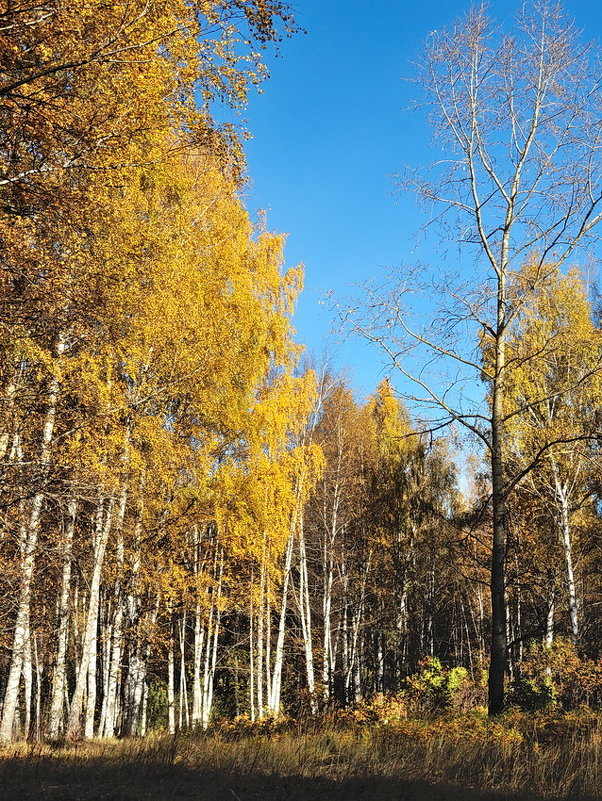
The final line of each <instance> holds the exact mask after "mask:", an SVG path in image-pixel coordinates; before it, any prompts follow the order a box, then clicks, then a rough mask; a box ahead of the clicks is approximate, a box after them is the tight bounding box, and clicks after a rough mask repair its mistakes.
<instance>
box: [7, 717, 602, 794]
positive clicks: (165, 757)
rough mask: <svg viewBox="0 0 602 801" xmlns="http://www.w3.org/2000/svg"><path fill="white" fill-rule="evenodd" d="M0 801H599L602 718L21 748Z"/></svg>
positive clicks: (341, 727)
mask: <svg viewBox="0 0 602 801" xmlns="http://www.w3.org/2000/svg"><path fill="white" fill-rule="evenodd" d="M0 799H2V801H13V799H14V801H20V800H21V799H23V801H25V800H27V801H30V799H31V801H47V800H48V801H49V800H50V799H52V801H100V799H102V800H103V801H142V800H143V799H144V800H145V801H146V800H147V799H157V800H158V801H160V800H162V799H166V801H168V800H169V799H182V800H183V801H186V800H187V799H195V801H231V800H232V799H233V801H237V799H238V801H250V800H251V799H256V800H260V799H261V800H263V799H265V801H330V799H337V801H339V800H340V801H355V799H366V801H377V799H383V801H393V799H395V801H402V800H405V799H408V801H409V800H410V799H412V800H413V801H430V800H431V799H437V801H439V800H440V799H441V800H443V799H453V800H454V801H464V800H465V801H501V799H571V800H572V799H580V801H586V800H587V801H594V799H602V717H600V716H597V715H594V714H591V713H587V714H586V713H581V714H579V715H572V716H555V717H553V716H538V717H532V716H526V715H521V716H519V715H515V716H509V717H507V718H505V719H504V720H500V721H496V722H493V723H492V722H489V721H487V720H486V719H485V718H484V717H483V716H481V715H478V714H471V715H463V716H453V717H452V716H450V717H445V718H433V719H430V720H407V721H399V722H397V723H396V724H385V725H382V724H381V725H376V724H371V723H369V722H358V721H354V720H345V721H341V720H338V721H332V720H322V721H319V722H311V723H310V724H306V725H305V726H304V727H303V728H301V727H299V726H296V725H295V724H292V723H283V724H278V725H267V726H262V727H259V726H258V727H251V726H250V725H248V724H244V723H240V724H235V725H224V726H222V727H219V728H216V729H215V730H214V731H213V732H211V733H209V734H207V735H202V734H198V735H182V736H177V737H169V736H166V735H152V736H150V737H147V738H145V739H130V740H119V741H118V740H112V741H89V742H85V743H74V744H70V745H56V746H55V747H51V746H50V745H46V744H30V745H26V744H16V745H14V746H12V747H10V748H5V749H3V750H2V751H0Z"/></svg>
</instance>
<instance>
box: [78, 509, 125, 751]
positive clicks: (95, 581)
mask: <svg viewBox="0 0 602 801" xmlns="http://www.w3.org/2000/svg"><path fill="white" fill-rule="evenodd" d="M113 504H114V501H113V499H112V498H111V499H110V500H109V502H108V506H107V510H106V514H105V515H104V521H103V522H102V524H101V526H100V530H99V535H98V536H97V538H96V540H97V541H96V543H95V548H94V564H93V569H92V579H91V581H90V597H89V603H88V614H87V617H86V626H85V630H84V640H83V647H82V656H81V660H80V663H79V668H78V671H77V678H76V682H75V690H74V692H73V698H72V699H71V708H70V710H69V718H68V722H67V735H68V736H69V737H78V736H79V735H80V733H81V710H82V704H83V701H84V693H85V689H86V683H88V682H89V679H88V670H89V667H90V663H91V662H92V661H93V662H94V666H95V665H96V642H97V637H98V631H97V629H98V603H99V596H100V578H101V574H102V567H103V563H104V555H105V550H106V547H107V542H108V539H109V534H110V531H111V524H112V520H113ZM99 507H100V508H101V510H102V508H103V507H104V500H101V501H100V503H99ZM93 675H94V677H95V675H96V674H95V673H94V674H93ZM88 690H90V685H89V683H88ZM88 708H89V707H88ZM92 714H93V713H92ZM87 719H88V715H87ZM88 726H89V724H88Z"/></svg>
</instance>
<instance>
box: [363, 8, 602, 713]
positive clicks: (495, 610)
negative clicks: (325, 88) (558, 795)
mask: <svg viewBox="0 0 602 801" xmlns="http://www.w3.org/2000/svg"><path fill="white" fill-rule="evenodd" d="M596 58H597V54H596V50H595V48H594V47H593V46H592V45H588V44H584V43H583V42H582V40H581V38H580V36H579V34H578V31H577V30H576V29H575V26H574V24H573V23H572V22H571V21H570V20H568V19H567V17H566V16H565V15H564V13H563V11H562V9H561V7H560V6H559V5H557V4H555V3H547V2H540V3H537V4H535V5H534V6H524V7H523V11H522V12H521V14H520V15H519V17H518V20H517V24H516V26H515V28H514V30H513V31H511V32H509V33H505V32H503V31H502V30H501V29H500V28H499V27H497V26H495V25H494V24H493V23H492V22H491V20H490V19H489V17H488V15H487V13H486V11H485V9H484V8H483V7H477V8H474V9H472V10H471V11H470V12H469V13H468V15H467V16H466V17H465V18H464V19H462V20H461V21H460V22H458V23H456V24H455V25H453V26H452V27H450V28H449V29H447V30H443V31H440V32H437V31H435V32H433V33H432V34H431V36H430V37H429V41H428V43H427V45H426V49H425V53H424V57H423V59H422V62H421V66H420V72H419V77H418V83H419V85H420V87H421V88H422V89H423V90H424V93H425V97H426V99H425V105H426V107H427V109H428V114H429V120H430V122H431V125H432V128H433V144H434V145H436V146H437V148H439V150H440V152H441V155H440V156H439V157H437V158H436V160H435V161H434V162H433V163H432V165H431V168H430V170H427V171H425V172H422V173H421V172H418V173H415V174H413V173H408V174H407V175H406V177H405V179H404V185H405V187H406V188H409V189H413V190H415V191H416V192H417V193H418V196H419V197H420V198H421V199H422V200H423V201H424V203H425V204H426V205H427V206H428V208H429V209H430V210H431V219H432V225H431V226H430V230H434V231H435V233H436V235H438V237H439V239H440V241H441V242H442V243H443V242H449V241H452V240H454V241H456V242H457V243H458V244H457V247H458V253H459V254H460V259H461V264H462V267H461V268H460V269H459V270H458V271H457V272H454V271H450V272H448V274H445V271H444V270H441V271H440V272H439V276H440V277H439V279H435V280H434V281H433V280H431V279H430V278H429V277H428V276H426V275H422V276H421V275H420V272H419V271H418V272H412V271H409V270H401V271H400V272H398V273H397V274H396V275H394V276H392V279H391V284H390V285H387V286H386V287H383V288H382V290H379V289H377V288H368V292H367V297H366V300H365V305H364V312H363V313H360V312H359V311H356V312H354V311H353V310H352V311H351V313H350V314H349V315H348V318H347V319H348V321H349V322H350V325H351V328H352V329H353V330H355V331H356V332H358V333H360V334H361V335H363V336H364V337H366V338H367V339H368V340H370V341H372V342H374V343H375V344H376V345H377V346H379V347H380V348H381V349H382V350H383V351H384V353H385V354H386V356H387V357H388V359H389V360H390V362H391V363H392V364H393V365H394V367H395V369H396V370H397V372H398V374H399V376H400V377H401V378H402V380H403V381H404V382H409V383H407V384H406V383H404V387H410V386H413V387H414V388H415V389H409V388H408V389H407V390H406V393H405V394H406V396H407V397H409V398H411V399H412V401H413V402H415V403H417V404H419V405H421V406H422V407H423V408H424V407H426V408H430V409H431V410H434V413H433V416H432V418H431V425H432V426H433V427H437V426H441V425H444V424H446V423H449V422H450V421H455V422H456V423H457V424H459V425H461V426H463V427H464V428H465V429H466V430H467V431H468V432H470V434H471V435H472V436H474V438H475V439H476V440H477V441H478V442H479V443H480V444H481V446H482V447H483V448H485V450H486V451H487V453H488V459H489V465H490V480H491V513H492V524H491V581H490V595H491V608H492V616H491V620H492V625H491V635H490V668H489V711H490V713H492V714H495V713H498V712H500V711H501V710H502V709H503V707H504V677H505V674H506V668H507V633H506V604H505V591H506V586H505V585H506V579H505V570H506V534H507V532H506V527H507V525H506V524H507V515H508V502H509V497H510V492H511V490H512V487H513V485H514V484H515V483H516V481H517V480H518V476H516V475H511V474H509V471H508V461H507V450H508V435H507V427H508V423H509V417H508V413H506V412H504V406H505V402H504V397H505V393H506V384H507V374H508V354H507V339H508V332H509V329H510V326H511V324H512V321H513V319H514V317H515V315H516V314H517V313H518V311H519V310H520V308H521V307H522V304H523V303H524V302H525V299H526V298H528V297H529V296H530V295H531V293H532V292H533V291H535V290H536V289H537V287H538V286H539V284H540V282H541V281H542V280H544V279H545V277H546V275H547V273H548V270H549V265H555V266H556V267H560V266H562V265H563V264H566V263H567V262H568V260H569V259H571V258H577V257H578V256H579V254H580V253H582V252H583V249H584V248H586V247H587V245H588V243H591V242H592V240H593V238H594V236H595V231H596V226H597V225H598V223H599V222H600V219H601V218H602V214H601V211H602V186H601V183H600V154H601V153H600V145H601V136H602V134H601V131H600V126H599V124H598V120H599V116H600V113H599V110H600V88H601V87H600V75H599V70H598V69H597V68H596V63H595V62H596ZM533 254H536V255H535V256H533ZM528 259H531V260H533V261H534V265H535V266H534V269H533V271H532V282H531V284H530V285H528V286H526V285H521V284H520V282H516V281H515V280H513V279H514V276H515V275H516V274H517V273H518V271H520V269H521V266H522V264H524V263H525V262H526V261H527V260H528ZM469 269H472V270H473V271H474V275H475V277H476V281H475V280H474V279H472V278H470V277H469V275H468V273H469ZM431 275H432V271H431ZM421 292H422V293H423V297H426V296H427V294H428V297H429V300H428V302H426V301H425V303H426V306H427V307H428V306H429V304H430V311H426V312H425V314H426V316H427V320H426V321H421V319H419V316H420V315H419V314H418V313H417V311H418V310H417V308H416V301H415V297H416V294H417V293H418V294H420V293H421ZM437 299H439V301H440V303H439V304H438V305H437V303H436V300H437ZM431 301H433V302H431ZM483 336H485V337H487V338H488V339H489V347H490V359H489V361H488V362H487V364H486V365H485V366H484V365H483V363H482V361H481V358H480V350H479V345H480V342H481V338H482V337H483ZM471 343H472V348H471V347H470V344H471ZM424 365H429V366H430V373H429V371H428V370H425V369H424ZM480 378H483V379H484V381H485V383H486V386H487V402H486V403H483V402H482V401H481V398H480V397H479V396H480V395H481V393H480V392H479V391H478V390H477V389H475V388H474V385H475V383H476V382H477V381H478V380H479V379H480ZM518 413H523V412H522V410H514V411H513V412H512V414H518Z"/></svg>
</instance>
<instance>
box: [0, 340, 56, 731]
mask: <svg viewBox="0 0 602 801" xmlns="http://www.w3.org/2000/svg"><path fill="white" fill-rule="evenodd" d="M65 348H66V342H65V338H64V336H63V335H59V337H58V339H57V344H56V350H55V355H56V366H57V368H58V367H59V366H60V361H61V356H62V355H63V353H64V352H65ZM58 394H59V378H58V376H57V375H53V376H52V377H51V379H50V382H49V385H48V405H47V410H46V419H45V421H44V425H43V427H42V435H41V438H40V448H39V453H40V468H41V470H40V473H41V475H40V480H41V486H40V487H39V488H38V491H37V492H36V494H35V495H34V497H33V500H32V502H31V512H30V516H29V525H28V526H27V530H26V532H25V539H24V543H23V546H24V547H23V550H22V553H21V565H20V573H21V575H20V586H19V597H18V601H17V617H16V620H15V631H14V635H13V644H12V650H11V660H10V666H9V670H8V679H7V682H6V689H5V692H4V703H3V705H2V719H1V720H0V743H2V742H9V741H10V740H11V739H12V737H13V726H14V722H15V714H16V711H17V704H18V699H19V682H20V679H21V671H22V668H23V657H24V647H25V643H26V639H27V636H28V632H29V616H30V607H31V590H32V585H33V576H34V570H35V561H36V550H37V543H38V533H39V529H40V521H41V518H42V510H43V506H44V494H45V488H44V483H45V481H46V478H47V477H48V472H49V469H50V455H51V454H50V450H51V444H52V438H53V435H54V427H55V421H56V408H57V401H58Z"/></svg>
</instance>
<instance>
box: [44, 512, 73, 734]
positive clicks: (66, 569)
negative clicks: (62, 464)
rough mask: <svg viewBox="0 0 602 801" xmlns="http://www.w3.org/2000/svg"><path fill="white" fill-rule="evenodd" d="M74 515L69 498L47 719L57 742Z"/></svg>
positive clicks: (62, 693) (63, 670)
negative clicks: (54, 656)
mask: <svg viewBox="0 0 602 801" xmlns="http://www.w3.org/2000/svg"><path fill="white" fill-rule="evenodd" d="M76 514H77V501H76V500H75V498H72V499H71V500H70V501H69V505H68V507H67V526H66V528H65V539H64V542H63V544H62V550H61V559H62V562H63V570H62V575H61V589H60V593H59V598H58V609H57V649H56V662H55V664H54V673H53V677H52V695H51V700H50V719H49V721H48V735H49V737H50V738H51V739H56V738H57V737H58V736H59V735H60V734H61V733H62V731H63V726H64V719H63V710H64V698H65V690H66V686H67V683H66V676H65V667H66V658H67V636H68V626H69V590H70V587H71V556H72V551H73V537H74V534H75V518H76Z"/></svg>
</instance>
